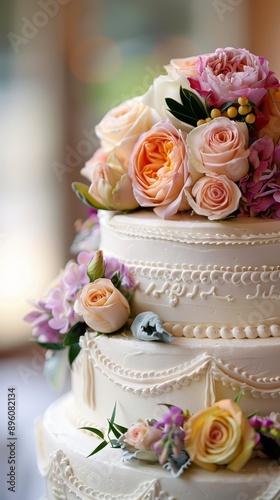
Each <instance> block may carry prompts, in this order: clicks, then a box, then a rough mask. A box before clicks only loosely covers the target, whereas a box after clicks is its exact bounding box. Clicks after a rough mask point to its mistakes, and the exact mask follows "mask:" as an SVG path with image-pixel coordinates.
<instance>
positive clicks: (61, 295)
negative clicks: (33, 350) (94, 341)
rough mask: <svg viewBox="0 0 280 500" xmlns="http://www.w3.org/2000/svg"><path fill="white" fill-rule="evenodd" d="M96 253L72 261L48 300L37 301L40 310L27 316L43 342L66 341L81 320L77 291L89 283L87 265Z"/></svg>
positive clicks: (52, 289)
mask: <svg viewBox="0 0 280 500" xmlns="http://www.w3.org/2000/svg"><path fill="white" fill-rule="evenodd" d="M92 255H93V253H92V252H80V253H79V255H78V256H77V262H74V261H69V262H68V263H67V264H66V266H65V268H64V270H63V271H62V272H61V274H60V275H59V276H58V278H57V279H56V282H55V283H54V284H53V285H52V286H51V288H50V290H49V291H48V293H47V295H46V296H45V297H44V299H43V300H40V301H38V302H35V303H34V306H35V308H36V309H35V310H34V311H32V312H30V313H29V314H27V315H26V316H25V317H24V320H25V321H28V322H29V323H31V325H32V334H33V336H34V337H36V338H37V339H38V340H39V342H48V343H57V342H61V343H62V342H63V339H64V335H65V334H66V333H67V332H68V331H69V329H70V328H71V327H72V326H73V325H75V324H76V323H78V322H79V321H80V316H78V315H77V314H76V313H75V311H74V302H75V300H76V294H77V292H78V291H79V290H81V289H82V288H83V286H84V285H86V284H87V283H89V277H88V275H87V267H88V264H89V262H90V261H91V259H92Z"/></svg>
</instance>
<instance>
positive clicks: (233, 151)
mask: <svg viewBox="0 0 280 500" xmlns="http://www.w3.org/2000/svg"><path fill="white" fill-rule="evenodd" d="M248 141H249V135H248V128H247V125H246V124H245V123H241V122H234V121H231V120H230V119H229V118H226V117H220V118H215V119H214V120H211V121H210V122H208V123H205V124H204V125H200V126H199V127H196V128H195V129H193V130H192V131H191V132H190V133H189V134H188V136H187V149H188V155H189V168H190V172H191V173H193V171H197V172H202V173H208V174H209V173H216V174H224V175H226V176H227V177H228V178H229V179H231V180H233V181H238V180H240V179H241V178H242V177H243V176H244V175H245V174H246V173H247V172H248V169H249V162H248V156H249V149H248Z"/></svg>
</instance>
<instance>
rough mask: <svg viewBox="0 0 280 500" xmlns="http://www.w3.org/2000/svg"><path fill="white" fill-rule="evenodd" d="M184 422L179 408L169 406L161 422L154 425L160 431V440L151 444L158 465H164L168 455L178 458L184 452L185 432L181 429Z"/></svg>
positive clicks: (183, 416)
mask: <svg viewBox="0 0 280 500" xmlns="http://www.w3.org/2000/svg"><path fill="white" fill-rule="evenodd" d="M184 420H185V415H184V413H183V411H182V410H181V408H178V407H177V406H171V408H170V409H169V411H168V412H167V413H165V414H164V415H163V416H162V418H161V420H159V421H158V422H156V423H155V424H154V427H155V428H156V429H161V430H162V437H161V439H160V440H159V441H157V442H156V443H154V444H153V449H154V450H155V451H156V452H157V453H159V462H160V464H164V463H165V462H166V461H167V460H168V457H169V456H170V454H172V455H174V456H175V457H177V458H178V457H179V456H180V455H181V453H182V452H183V451H184V437H185V432H184V430H183V429H182V425H183V423H184Z"/></svg>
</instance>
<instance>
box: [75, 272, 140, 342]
mask: <svg viewBox="0 0 280 500" xmlns="http://www.w3.org/2000/svg"><path fill="white" fill-rule="evenodd" d="M74 310H75V312H76V313H77V314H79V315H81V316H83V319H84V321H85V323H86V324H87V325H88V326H89V327H90V328H92V329H93V330H96V331H97V332H101V333H113V332H115V331H117V330H118V329H119V328H121V327H122V326H123V325H124V324H125V323H126V321H127V319H128V317H129V314H130V307H129V303H128V302H127V300H126V298H125V297H124V296H123V295H122V293H121V292H120V291H119V290H118V289H117V288H115V287H114V285H113V283H112V282H111V280H109V279H106V278H100V279H97V280H95V281H94V282H92V283H88V284H87V285H85V286H84V287H83V288H82V290H80V291H79V292H78V293H77V296H76V301H75V303H74Z"/></svg>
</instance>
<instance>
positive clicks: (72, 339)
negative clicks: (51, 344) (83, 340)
mask: <svg viewBox="0 0 280 500" xmlns="http://www.w3.org/2000/svg"><path fill="white" fill-rule="evenodd" d="M86 329H87V325H86V323H84V321H79V322H78V323H76V324H75V325H73V326H72V327H71V328H70V330H69V332H67V333H66V335H65V338H64V346H68V345H72V344H76V343H77V342H79V338H80V337H81V335H83V334H84V333H85V331H86Z"/></svg>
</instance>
